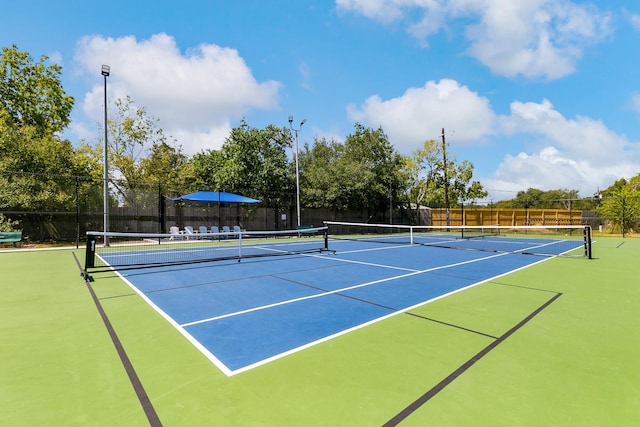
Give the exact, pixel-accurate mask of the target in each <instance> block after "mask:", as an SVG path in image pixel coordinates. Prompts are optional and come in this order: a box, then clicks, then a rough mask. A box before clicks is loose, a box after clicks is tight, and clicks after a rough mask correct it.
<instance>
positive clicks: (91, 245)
mask: <svg viewBox="0 0 640 427" xmlns="http://www.w3.org/2000/svg"><path fill="white" fill-rule="evenodd" d="M95 255H96V236H94V235H91V234H88V235H87V247H86V249H85V252H84V270H85V271H87V269H89V268H94V267H95Z"/></svg>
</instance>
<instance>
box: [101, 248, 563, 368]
mask: <svg viewBox="0 0 640 427" xmlns="http://www.w3.org/2000/svg"><path fill="white" fill-rule="evenodd" d="M556 243H559V242H558V241H554V242H550V243H546V244H542V245H535V246H532V247H529V248H526V249H522V250H520V251H515V252H514V253H517V252H524V251H528V250H531V249H536V248H538V247H543V246H548V245H553V244H556ZM406 247H407V246H397V247H393V248H394V249H401V248H406ZM372 250H377V249H372ZM344 253H348V251H345V252H344ZM514 253H510V252H505V253H498V254H493V255H490V256H486V257H481V258H476V259H472V260H467V261H461V262H458V263H453V264H445V265H441V266H437V267H431V268H428V269H424V270H413V271H411V270H410V272H409V273H407V274H401V275H399V276H394V277H390V278H386V279H380V280H374V281H371V282H366V283H361V284H358V285H353V286H348V287H345V288H341V289H336V290H333V291H327V292H323V293H320V294H314V295H310V296H307V297H302V298H295V299H291V300H286V301H281V302H278V303H274V304H268V305H264V306H260V307H254V308H251V309H247V310H241V311H238V312H235V313H228V314H225V315H221V316H215V317H211V318H207V319H201V320H198V321H194V322H188V323H184V324H180V323H178V322H176V321H175V320H174V319H173V318H172V317H171V316H170V315H168V314H167V313H166V312H164V310H162V309H161V308H160V307H159V306H157V305H156V304H155V303H154V302H153V301H152V300H151V299H150V298H149V297H148V296H147V295H146V294H145V293H144V292H142V291H141V290H140V289H138V288H137V287H136V286H135V285H134V284H133V283H132V282H130V281H129V280H128V279H127V278H126V277H125V276H123V275H122V274H120V272H118V271H117V270H115V271H114V272H115V273H116V275H118V276H119V277H120V278H121V279H122V280H123V281H124V282H125V283H127V285H128V286H129V287H130V288H131V289H133V290H134V291H135V292H136V293H137V294H138V295H139V296H140V297H141V298H142V299H143V300H144V301H146V302H147V304H149V306H150V307H151V308H153V309H154V310H155V311H156V312H157V313H158V314H160V315H161V316H162V317H163V318H164V319H166V320H167V321H168V322H169V324H170V325H172V326H173V327H174V328H175V329H177V330H178V332H179V333H180V334H181V335H182V336H184V337H185V338H186V339H187V341H189V342H190V343H191V344H193V345H194V346H195V347H196V349H198V350H199V351H200V352H201V353H202V354H203V355H204V356H205V357H206V358H207V359H209V360H210V361H211V362H212V363H213V364H214V365H215V366H216V367H217V368H218V369H220V371H221V372H222V373H224V374H225V375H226V376H227V377H231V376H234V375H237V374H239V373H242V372H246V371H249V370H251V369H254V368H257V367H259V366H262V365H265V364H267V363H270V362H273V361H275V360H277V359H280V358H282V357H285V356H288V355H290V354H293V353H297V352H299V351H302V350H304V349H307V348H310V347H313V346H315V345H318V344H320V343H323V342H325V341H329V340H331V339H334V338H337V337H339V336H342V335H346V334H348V333H350V332H353V331H355V330H358V329H360V328H364V327H367V326H369V325H372V324H375V323H377V322H380V321H382V320H385V319H388V318H390V317H393V316H397V315H399V314H402V313H405V312H407V311H409V310H412V309H414V308H416V307H420V306H422V305H425V304H428V303H430V302H433V301H436V300H439V299H442V298H445V297H447V296H450V295H453V294H455V293H458V292H461V291H464V290H466V289H469V288H472V287H474V286H477V285H480V284H482V283H486V282H489V281H492V280H495V279H496V278H499V277H502V276H505V275H507V274H511V273H513V272H516V271H518V270H522V269H524V268H528V267H531V266H533V265H536V264H539V263H541V262H544V261H547V260H549V259H551V258H552V257H547V258H544V259H541V260H539V261H537V262H534V263H532V264H528V265H525V266H523V267H520V268H517V269H515V270H511V271H508V272H506V273H502V274H499V275H496V276H493V277H490V278H487V279H484V280H481V281H479V282H476V283H472V284H470V285H468V286H465V287H463V288H460V289H456V290H453V291H451V292H448V293H446V294H443V295H439V296H437V297H435V298H432V299H430V300H426V301H422V302H419V303H417V304H415V305H413V306H410V307H406V308H404V309H401V310H397V311H394V312H391V313H389V314H388V315H386V316H382V317H378V318H376V319H373V320H370V321H368V322H365V323H362V324H359V325H356V326H354V327H352V328H349V329H345V330H343V331H340V332H337V333H335V334H332V335H328V336H326V337H323V338H321V339H318V340H315V341H312V342H309V343H307V344H304V345H302V346H298V347H295V348H292V349H289V350H287V351H285V352H282V353H278V354H276V355H274V356H271V357H269V358H266V359H263V360H260V361H258V362H255V363H253V364H250V365H247V366H244V367H242V368H239V369H236V370H232V369H230V368H229V367H227V366H226V365H225V364H224V363H223V362H222V361H221V360H220V359H218V358H217V357H216V356H215V355H214V354H213V353H212V352H211V351H209V350H208V349H207V348H206V347H205V346H204V345H203V344H202V343H200V341H198V340H197V339H196V338H194V337H193V336H192V335H191V334H190V333H189V332H188V331H187V330H186V329H185V328H186V327H188V326H192V325H196V324H201V323H206V322H211V321H215V320H218V319H223V318H228V317H232V316H237V315H242V314H246V313H250V312H255V311H259V310H265V309H269V308H272V307H277V306H282V305H286V304H291V303H295V302H298V301H303V300H309V299H314V298H320V297H323V296H329V295H335V294H337V293H340V292H345V291H348V290H352V289H357V288H362V287H366V286H371V285H375V284H378V283H383V282H388V281H392V280H397V279H401V278H405V277H410V276H415V275H418V274H425V273H429V272H432V271H438V270H444V269H448V268H452V267H457V266H460V265H465V264H472V263H476V262H481V261H486V260H489V259H493V258H499V257H502V256H506V255H513V254H514ZM303 255H304V254H303ZM304 256H311V257H321V258H323V259H331V260H333V261H336V262H345V263H355V264H363V265H371V266H379V267H386V268H392V269H399V267H393V266H385V265H383V264H374V263H367V262H362V261H354V260H345V259H340V258H332V257H327V256H323V255H315V254H314V255H304Z"/></svg>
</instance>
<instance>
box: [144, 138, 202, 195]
mask: <svg viewBox="0 0 640 427" xmlns="http://www.w3.org/2000/svg"><path fill="white" fill-rule="evenodd" d="M140 175H141V179H142V180H143V181H144V182H150V183H158V185H160V188H161V191H163V192H164V191H166V190H167V189H169V188H171V187H176V188H178V189H184V188H185V187H186V186H187V185H189V184H190V183H191V182H192V181H193V180H194V176H193V175H194V173H193V165H192V164H191V163H190V162H189V157H188V156H187V155H185V154H183V153H182V150H181V149H180V148H176V147H174V146H171V145H169V144H167V143H166V142H156V143H154V144H153V146H152V147H151V149H150V150H149V153H148V155H147V156H146V157H143V158H142V159H141V160H140Z"/></svg>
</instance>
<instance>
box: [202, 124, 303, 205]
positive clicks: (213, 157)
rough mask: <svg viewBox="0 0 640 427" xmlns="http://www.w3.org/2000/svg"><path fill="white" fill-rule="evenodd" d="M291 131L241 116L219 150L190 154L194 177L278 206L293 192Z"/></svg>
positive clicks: (207, 183) (213, 185) (213, 186)
mask: <svg viewBox="0 0 640 427" xmlns="http://www.w3.org/2000/svg"><path fill="white" fill-rule="evenodd" d="M291 138H292V137H291V131H290V130H289V129H287V128H279V127H276V126H273V125H268V126H267V127H266V128H264V129H257V128H253V127H250V126H249V125H248V124H247V123H246V122H245V121H244V120H243V121H242V122H241V124H240V126H238V127H235V128H233V129H232V130H231V134H230V135H229V137H227V139H226V140H225V142H224V144H223V146H222V148H221V149H220V150H219V151H216V150H209V151H207V152H202V153H199V154H197V155H196V156H194V158H193V159H192V165H193V168H194V175H195V181H196V182H197V183H201V184H206V185H208V186H210V187H212V188H215V189H219V190H227V191H238V192H242V193H243V194H245V195H247V196H250V197H255V198H259V199H260V200H262V201H263V202H264V203H265V204H267V205H268V206H275V207H277V206H282V203H283V202H284V200H283V199H284V198H290V196H291V194H293V192H294V190H295V187H294V185H295V184H294V181H293V180H294V179H295V177H292V174H291V172H290V168H289V162H288V159H287V151H286V150H287V148H290V147H291Z"/></svg>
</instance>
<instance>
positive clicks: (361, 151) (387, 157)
mask: <svg viewBox="0 0 640 427" xmlns="http://www.w3.org/2000/svg"><path fill="white" fill-rule="evenodd" d="M354 127H355V131H354V132H353V133H352V134H350V135H348V136H347V138H346V140H345V144H344V156H343V157H342V159H341V160H340V163H341V165H342V168H341V169H342V170H343V171H344V173H346V174H347V175H348V176H349V177H350V180H349V181H347V182H351V183H352V185H351V188H350V191H351V194H350V195H349V200H350V207H351V208H352V209H366V210H367V211H368V212H369V214H370V215H373V214H375V213H376V212H386V211H387V207H388V206H389V199H390V197H391V199H392V203H393V198H394V197H393V195H394V193H397V192H401V193H402V192H403V191H404V189H405V188H406V182H405V181H404V180H403V178H404V176H403V174H401V173H400V171H401V170H403V167H404V164H405V160H404V158H403V157H402V156H401V155H400V154H399V153H397V152H396V151H395V150H394V148H393V145H392V144H391V143H390V141H389V138H388V137H387V135H386V134H385V133H384V131H383V130H382V128H378V129H372V128H366V127H364V126H362V125H361V124H359V123H356V124H355V126H354Z"/></svg>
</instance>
